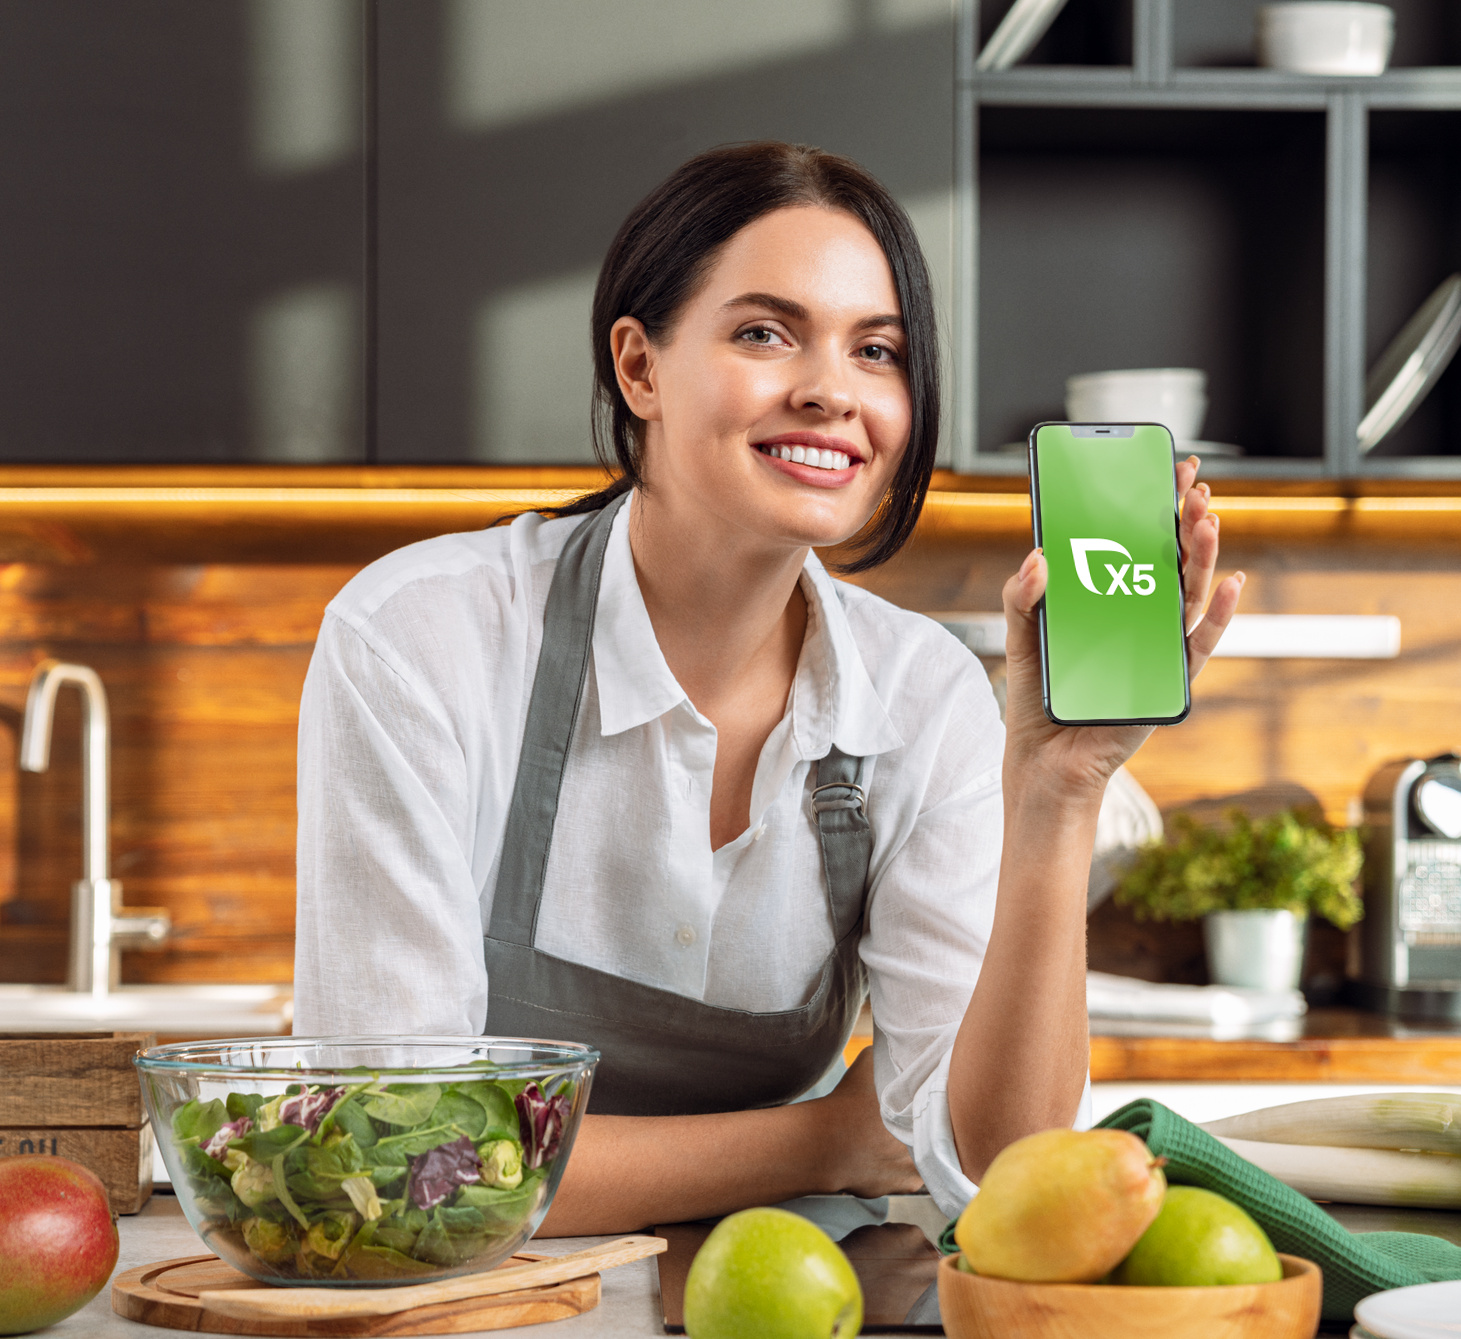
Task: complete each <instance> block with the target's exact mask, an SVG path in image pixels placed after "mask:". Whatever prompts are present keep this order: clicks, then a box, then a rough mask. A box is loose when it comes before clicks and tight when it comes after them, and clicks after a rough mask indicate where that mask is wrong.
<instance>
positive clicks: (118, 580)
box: [0, 499, 1461, 981]
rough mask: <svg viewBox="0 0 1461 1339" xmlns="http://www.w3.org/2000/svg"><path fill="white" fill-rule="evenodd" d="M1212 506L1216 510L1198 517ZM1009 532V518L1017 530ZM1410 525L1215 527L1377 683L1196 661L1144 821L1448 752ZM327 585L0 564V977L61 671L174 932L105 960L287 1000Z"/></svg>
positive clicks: (1270, 608) (977, 576) (72, 761)
mask: <svg viewBox="0 0 1461 1339" xmlns="http://www.w3.org/2000/svg"><path fill="white" fill-rule="evenodd" d="M1221 509H1222V507H1221V499H1219V503H1218V510H1219V511H1220V512H1221ZM1015 521H1016V522H1017V521H1018V516H1017V515H1016V516H1015ZM1456 528H1457V527H1456V526H1455V525H1447V526H1445V527H1443V528H1442V530H1441V531H1436V532H1432V531H1431V530H1430V529H1429V528H1428V524H1427V522H1426V521H1425V519H1424V517H1422V518H1420V519H1419V520H1417V521H1415V522H1414V523H1408V522H1407V523H1397V524H1395V525H1391V526H1389V527H1388V528H1384V527H1382V528H1380V529H1375V528H1373V527H1372V528H1371V529H1369V530H1367V531H1365V532H1364V533H1363V534H1359V535H1356V534H1355V533H1352V532H1350V531H1348V530H1346V529H1345V528H1344V527H1342V526H1338V527H1336V526H1333V525H1330V526H1327V527H1324V526H1319V527H1317V528H1316V527H1314V526H1309V527H1308V529H1307V530H1306V529H1305V527H1304V526H1302V525H1299V526H1296V527H1295V533H1296V534H1297V536H1298V537H1296V538H1286V537H1285V527H1284V524H1283V521H1282V518H1281V517H1276V518H1274V520H1273V522H1272V523H1271V524H1266V525H1257V524H1247V525H1242V526H1240V525H1238V524H1237V523H1236V522H1234V523H1233V524H1232V526H1231V527H1230V532H1229V533H1228V535H1227V537H1226V538H1225V546H1224V555H1223V561H1224V568H1225V570H1230V569H1231V568H1232V567H1233V566H1241V567H1242V568H1243V569H1244V570H1246V571H1247V573H1248V575H1249V580H1248V585H1247V588H1246V590H1245V593H1244V602H1243V607H1244V608H1245V609H1246V610H1248V611H1249V612H1255V613H1280V612H1292V613H1389V614H1396V615H1398V616H1399V617H1400V619H1401V622H1402V627H1403V645H1404V650H1403V653H1402V655H1401V656H1400V658H1399V659H1397V660H1393V661H1254V660H1231V661H1214V662H1213V663H1212V664H1211V665H1210V666H1209V668H1208V670H1207V671H1206V672H1205V673H1204V674H1203V676H1202V677H1201V678H1200V679H1199V680H1198V681H1197V683H1196V685H1195V686H1194V710H1193V715H1192V718H1191V719H1190V720H1189V721H1188V722H1187V723H1186V724H1185V725H1183V726H1181V727H1179V728H1176V729H1171V730H1161V731H1158V732H1157V733H1156V735H1155V736H1154V737H1153V738H1152V739H1151V740H1150V742H1149V743H1148V744H1147V745H1146V747H1145V748H1144V749H1143V750H1142V752H1141V753H1140V754H1139V755H1138V756H1137V758H1136V759H1135V761H1134V762H1133V764H1132V771H1133V772H1134V773H1135V774H1136V776H1137V777H1138V778H1139V779H1140V780H1141V782H1142V783H1143V784H1144V785H1145V786H1146V787H1147V788H1148V789H1149V790H1150V791H1151V793H1152V794H1153V796H1155V798H1156V800H1157V802H1158V803H1159V804H1160V805H1161V806H1162V807H1163V808H1165V809H1172V808H1176V807H1180V806H1183V805H1186V804H1189V803H1191V802H1193V801H1195V800H1198V799H1201V798H1203V797H1219V796H1223V795H1230V794H1234V793H1238V792H1247V791H1253V790H1255V789H1256V790H1264V789H1267V790H1270V791H1273V792H1280V793H1281V792H1297V791H1299V790H1301V789H1303V790H1308V791H1310V792H1312V793H1313V794H1314V795H1315V796H1317V797H1318V798H1319V800H1320V801H1321V802H1322V803H1323V805H1324V806H1325V808H1326V809H1327V810H1328V812H1329V813H1330V815H1331V816H1332V817H1334V818H1335V819H1340V820H1342V819H1343V818H1344V817H1345V815H1346V813H1347V811H1348V809H1349V806H1350V803H1351V801H1352V800H1353V798H1354V797H1355V796H1356V795H1357V794H1358V792H1359V789H1360V787H1361V785H1362V784H1363V782H1364V779H1365V777H1366V776H1367V775H1368V774H1369V773H1370V771H1371V770H1373V768H1374V767H1376V766H1377V765H1378V764H1379V763H1381V762H1382V761H1384V760H1385V759H1386V758H1390V757H1393V756H1396V755H1398V754H1410V753H1414V754H1417V755H1420V754H1429V753H1434V752H1437V751H1439V750H1441V749H1444V748H1448V747H1452V746H1461V580H1458V577H1461V535H1458V534H1457V533H1455V531H1456ZM1023 554H1024V543H1023V541H1022V539H1021V537H1020V527H1019V525H1018V524H1016V523H1012V522H1009V520H1008V518H1007V519H1006V523H1004V524H1002V525H999V526H995V527H993V528H992V529H991V530H990V532H989V533H988V534H987V535H983V536H981V535H973V536H971V534H970V532H969V530H968V527H967V526H966V527H964V528H963V529H960V530H957V531H950V530H948V529H947V528H942V529H941V528H940V527H939V526H937V525H930V526H927V527H925V528H924V529H923V530H922V531H921V532H920V536H919V538H918V540H917V541H916V542H915V543H914V544H913V545H912V546H911V547H910V549H909V550H908V551H907V552H906V553H905V554H904V555H902V556H901V557H900V558H898V559H897V560H895V561H894V562H893V563H891V564H889V565H888V566H887V567H886V568H884V569H883V570H881V571H879V572H877V573H874V574H872V575H871V576H870V577H867V578H863V583H864V584H866V585H868V586H869V587H870V588H872V589H874V590H876V591H878V592H879V593H881V594H883V595H885V596H887V597H888V598H889V599H892V600H894V601H896V602H898V603H900V604H903V605H906V606H909V607H911V608H917V609H966V610H995V609H998V608H999V591H1000V587H1001V585H1002V584H1003V581H1004V579H1005V577H1006V576H1007V575H1008V573H1009V572H1010V571H1012V570H1013V569H1014V568H1015V566H1017V565H1018V563H1019V561H1020V559H1021V558H1022V557H1023ZM358 565H359V563H358V562H357V561H355V560H354V559H353V557H352V560H351V561H349V562H333V563H322V562H314V563H310V564H296V565H287V566H286V565H270V564H261V563H236V564H202V565H177V564H171V565H169V564H158V563H147V562H137V561H127V562H116V563H106V562H100V561H96V560H94V559H91V560H88V559H87V558H85V557H83V560H82V561H80V562H77V561H75V560H73V561H72V562H56V563H47V562H42V563H32V562H17V563H12V564H10V565H8V566H0V979H3V980H7V981H59V980H61V979H62V976H63V973H64V953H65V942H66V935H67V917H68V899H69V892H68V890H69V887H70V884H71V881H72V880H73V879H74V878H75V877H76V876H77V874H78V872H79V870H80V831H81V825H80V800H81V778H80V741H79V716H80V712H79V708H78V703H77V700H76V696H75V694H74V693H73V692H71V691H70V690H66V691H64V692H63V693H62V696H61V699H60V704H59V706H58V715H57V725H56V735H55V741H54V746H53V763H52V768H51V771H50V772H48V773H46V774H44V775H40V776H32V775H21V774H19V773H18V772H17V770H16V766H15V748H16V741H17V739H18V737H19V723H20V713H21V708H22V706H23V704H24V699H25V688H26V683H27V680H28V677H29V674H30V671H31V668H32V667H33V666H34V664H35V663H36V662H37V661H39V660H40V659H42V658H43V657H45V656H55V657H58V658H60V659H65V660H76V661H80V662H82V663H83V664H88V665H91V666H93V667H94V668H96V669H97V670H98V672H99V673H100V674H101V676H102V679H103V681H104V682H105V683H106V685H107V689H108V692H109V693H110V697H111V706H112V713H113V720H114V723H115V738H114V744H113V758H112V774H113V821H112V841H113V873H114V875H115V876H116V877H117V878H119V879H121V880H122V883H123V888H124V890H125V899H126V901H127V902H128V903H131V904H134V905H156V906H164V907H166V908H168V909H169V911H170V912H171V914H172V917H173V922H174V925H175V926H176V928H177V932H176V936H175V938H174V940H173V941H172V943H170V944H169V945H168V946H167V947H165V948H164V949H162V950H160V951H156V952H146V953H143V952H138V953H129V954H128V955H127V956H126V957H125V959H124V978H125V979H127V980H132V981H144V980H149V981H288V980H289V978H290V975H291V966H292V930H293V909H294V752H295V725H296V712H297V706H298V701H299V692H300V688H301V685H302V683H303V680H304V674H305V670H306V667H307V665H308V662H309V655H310V649H311V645H312V643H313V639H314V636H315V632H316V630H317V628H318V626H319V620H320V617H321V614H322V612H323V609H324V607H325V605H326V603H327V602H328V601H329V599H330V597H331V596H332V595H333V594H334V592H335V591H336V590H338V589H339V587H340V586H341V585H342V584H343V583H344V582H345V581H346V580H348V578H349V577H350V576H351V574H352V573H353V572H354V571H355V570H357V567H358Z"/></svg>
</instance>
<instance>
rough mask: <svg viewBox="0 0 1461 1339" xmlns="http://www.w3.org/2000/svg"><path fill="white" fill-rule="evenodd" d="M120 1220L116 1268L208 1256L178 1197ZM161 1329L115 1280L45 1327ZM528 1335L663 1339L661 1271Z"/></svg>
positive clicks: (576, 1240) (897, 1213)
mask: <svg viewBox="0 0 1461 1339" xmlns="http://www.w3.org/2000/svg"><path fill="white" fill-rule="evenodd" d="M889 1217H890V1220H891V1221H901V1222H916V1223H918V1224H919V1226H921V1227H923V1228H924V1231H925V1232H928V1231H929V1230H930V1228H933V1229H934V1230H937V1229H939V1228H941V1227H942V1226H943V1223H942V1219H941V1218H940V1216H939V1215H938V1211H937V1210H936V1209H934V1208H933V1207H932V1204H931V1202H927V1201H926V1197H922V1196H898V1197H895V1199H894V1202H893V1212H892V1213H890V1215H889ZM117 1221H118V1228H119V1230H120V1232H121V1254H120V1257H119V1258H118V1260H117V1273H121V1272H123V1271H125V1270H128V1269H136V1268H137V1267H138V1266H139V1265H147V1264H152V1263H154V1262H156V1261H159V1260H169V1259H174V1258H176V1257H178V1256H189V1255H204V1254H206V1253H207V1252H206V1250H205V1248H204V1246H203V1244H202V1242H200V1241H199V1240H198V1237H197V1236H196V1235H195V1233H194V1232H193V1230H192V1228H190V1227H189V1226H188V1222H187V1219H185V1218H184V1217H183V1211H182V1208H181V1207H180V1206H179V1204H178V1201H177V1199H176V1198H175V1197H174V1196H172V1195H170V1194H158V1195H154V1196H153V1197H152V1199H151V1200H149V1201H148V1203H147V1205H146V1206H145V1207H144V1208H143V1210H142V1212H141V1213H138V1214H134V1215H131V1216H130V1217H126V1218H120V1219H118V1220H117ZM606 1240H609V1238H602V1237H557V1238H547V1239H540V1240H536V1241H534V1242H533V1250H535V1251H542V1252H544V1253H545V1254H551V1255H559V1254H562V1255H566V1254H567V1253H568V1252H569V1251H577V1250H582V1249H583V1248H584V1247H586V1246H590V1245H592V1244H594V1243H595V1242H597V1241H606ZM163 1333H167V1331H163V1330H160V1329H158V1328H156V1327H154V1326H150V1325H142V1324H140V1323H138V1322H136V1321H130V1320H123V1319H122V1317H120V1316H118V1315H117V1314H116V1313H115V1312H113V1311H112V1307H111V1288H110V1285H108V1287H107V1288H105V1289H103V1291H102V1292H101V1293H100V1294H99V1295H98V1296H97V1297H95V1298H94V1299H93V1300H92V1301H91V1302H90V1303H89V1304H88V1305H87V1306H85V1307H83V1308H82V1309H81V1310H80V1311H78V1312H77V1313H76V1314H75V1315H73V1316H69V1317H67V1318H66V1319H65V1320H63V1321H62V1322H61V1323H60V1324H59V1325H56V1326H54V1327H52V1328H51V1329H49V1330H47V1331H46V1334H47V1335H48V1336H49V1335H54V1336H56V1339H122V1336H128V1337H129V1339H135V1336H140V1335H147V1334H150V1335H153V1336H156V1335H159V1334H163ZM474 1333H479V1334H481V1333H497V1334H501V1333H506V1332H505V1331H492V1332H487V1331H474ZM523 1333H525V1334H527V1333H531V1334H532V1335H533V1336H535V1339H536V1337H537V1336H541V1339H555V1337H556V1336H560V1335H561V1336H571V1335H577V1336H579V1339H588V1337H589V1336H592V1337H593V1339H659V1336H662V1335H663V1334H664V1333H665V1329H664V1323H663V1320H662V1318H661V1314H660V1310H659V1283H658V1272H657V1269H656V1266H655V1262H654V1260H652V1259H650V1260H638V1261H635V1262H634V1263H633V1264H629V1265H623V1266H621V1267H620V1268H618V1269H611V1270H609V1271H608V1272H606V1273H605V1274H604V1276H603V1296H602V1300H601V1301H600V1302H599V1305H598V1306H597V1307H596V1308H595V1309H594V1310H593V1311H591V1312H588V1313H587V1314H586V1315H585V1316H576V1317H574V1318H573V1319H572V1320H560V1321H552V1322H550V1323H548V1324H545V1325H534V1326H532V1327H530V1328H525V1329H524V1331H523ZM884 1333H888V1332H887V1331H884ZM910 1333H911V1332H910Z"/></svg>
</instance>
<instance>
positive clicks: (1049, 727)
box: [1004, 456, 1245, 794]
mask: <svg viewBox="0 0 1461 1339" xmlns="http://www.w3.org/2000/svg"><path fill="white" fill-rule="evenodd" d="M1198 464H1199V461H1198V459H1197V457H1195V456H1189V457H1188V458H1187V459H1186V460H1184V461H1181V462H1179V463H1178V465H1177V496H1178V502H1179V505H1180V507H1181V512H1182V520H1181V527H1180V532H1179V533H1180V536H1181V551H1182V555H1183V560H1182V584H1183V590H1184V592H1185V607H1184V609H1183V619H1184V622H1185V625H1186V627H1187V628H1189V629H1190V630H1191V631H1190V633H1189V635H1188V638H1187V664H1188V671H1189V673H1190V675H1191V676H1192V677H1193V678H1196V677H1197V675H1198V673H1199V672H1200V671H1201V669H1202V667H1203V666H1204V665H1205V664H1207V660H1208V657H1209V656H1211V655H1212V653H1213V650H1214V648H1215V647H1216V646H1217V644H1218V638H1219V637H1221V636H1222V634H1223V629H1224V628H1226V627H1227V626H1228V621H1229V620H1230V619H1231V618H1232V616H1233V612H1234V610H1236V609H1237V607H1238V595H1239V592H1240V591H1241V590H1242V588H1243V581H1244V579H1245V578H1244V575H1243V573H1242V572H1237V573H1234V574H1233V575H1232V576H1230V577H1228V578H1227V579H1226V580H1225V581H1223V582H1221V583H1220V584H1219V585H1218V587H1217V589H1216V590H1215V591H1213V593H1212V601H1211V603H1209V602H1208V591H1209V588H1210V587H1211V585H1212V578H1213V571H1214V569H1215V568H1216V566H1217V555H1218V518H1217V517H1216V516H1215V515H1214V514H1213V513H1212V512H1211V510H1210V509H1209V508H1210V503H1211V492H1210V491H1209V489H1208V487H1207V485H1206V484H1199V483H1197V482H1196V480H1197V469H1198ZM1048 575H1049V570H1048V568H1047V566H1046V562H1045V555H1044V554H1043V553H1041V552H1040V550H1039V549H1034V550H1032V551H1031V552H1030V555H1029V556H1028V557H1027V558H1026V559H1025V561H1024V563H1023V565H1022V566H1021V567H1020V570H1019V572H1018V573H1016V574H1015V575H1014V576H1012V577H1011V578H1010V579H1009V581H1007V582H1006V583H1005V587H1004V613H1005V622H1006V624H1007V625H1008V631H1007V634H1006V638H1005V656H1006V662H1005V663H1006V673H1007V676H1008V677H1007V684H1006V704H1005V728H1006V731H1007V737H1006V743H1005V771H1006V787H1007V788H1008V787H1009V784H1010V783H1011V782H1014V781H1016V779H1018V780H1020V781H1023V780H1027V779H1028V780H1033V779H1034V774H1038V775H1039V776H1040V777H1041V781H1042V787H1043V786H1048V785H1052V784H1053V785H1055V786H1057V787H1059V788H1063V789H1065V790H1068V791H1074V792H1077V793H1078V792H1081V791H1085V790H1088V789H1089V790H1094V791H1095V792H1096V793H1097V794H1099V793H1100V792H1101V791H1102V790H1104V788H1105V785H1106V783H1107V781H1109V780H1110V778H1111V775H1112V773H1113V772H1115V771H1116V769H1117V768H1118V767H1120V766H1121V764H1122V763H1124V762H1125V761H1126V760H1127V759H1128V758H1129V757H1131V755H1132V754H1133V753H1135V752H1136V750H1137V749H1138V748H1140V747H1141V745H1142V743H1143V742H1144V741H1145V740H1146V738H1147V736H1148V735H1150V734H1151V732H1152V728H1153V727H1152V726H1149V725H1087V726H1079V727H1071V726H1064V725H1056V724H1054V723H1053V722H1052V721H1051V720H1050V718H1049V717H1048V716H1046V715H1045V708H1044V706H1043V704H1042V692H1041V676H1040V633H1039V620H1038V616H1037V614H1036V608H1037V606H1038V605H1039V603H1040V599H1041V597H1042V596H1043V595H1044V594H1045V584H1046V580H1047V578H1048ZM1204 608H1205V609H1206V613H1204Z"/></svg>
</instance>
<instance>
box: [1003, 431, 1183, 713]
mask: <svg viewBox="0 0 1461 1339" xmlns="http://www.w3.org/2000/svg"><path fill="white" fill-rule="evenodd" d="M1030 451H1031V460H1030V475H1031V483H1032V491H1033V494H1034V508H1035V542H1036V543H1037V544H1040V545H1041V546H1043V548H1044V550H1045V559H1046V562H1047V563H1048V565H1049V568H1050V582H1049V586H1048V588H1047V589H1046V592H1045V603H1044V607H1043V609H1042V610H1041V618H1040V622H1041V642H1042V659H1043V662H1044V663H1043V666H1042V668H1043V670H1044V676H1045V703H1046V710H1047V712H1048V713H1049V715H1050V717H1051V719H1052V720H1055V721H1059V722H1062V723H1082V722H1086V723H1090V722H1098V721H1145V722H1170V721H1175V720H1181V719H1182V717H1183V716H1185V715H1186V713H1187V709H1188V705H1189V701H1190V699H1189V696H1188V682H1187V648H1186V643H1185V640H1184V637H1183V627H1182V581H1181V562H1180V558H1179V556H1178V552H1177V493H1176V473H1175V471H1174V468H1173V464H1174V462H1173V452H1172V437H1171V434H1170V433H1169V432H1168V431H1167V429H1166V428H1163V427H1161V426H1159V425H1157V424H1149V423H1138V424H1134V425H1115V424H1111V425H1106V424H1074V425H1072V424H1064V423H1046V424H1042V425H1041V426H1040V427H1038V428H1036V429H1035V431H1034V433H1033V434H1032V436H1031V446H1030Z"/></svg>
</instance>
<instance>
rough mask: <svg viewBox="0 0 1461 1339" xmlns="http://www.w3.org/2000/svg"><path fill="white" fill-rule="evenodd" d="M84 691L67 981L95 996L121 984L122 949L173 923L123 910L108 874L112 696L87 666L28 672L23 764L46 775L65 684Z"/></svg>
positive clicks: (145, 910)
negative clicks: (77, 864)
mask: <svg viewBox="0 0 1461 1339" xmlns="http://www.w3.org/2000/svg"><path fill="white" fill-rule="evenodd" d="M68 683H69V684H75V685H76V687H77V688H79V689H80V690H81V702H82V717H81V756H82V776H83V781H82V795H81V825H82V831H81V860H82V871H81V878H80V879H78V880H77V881H76V882H75V883H74V884H72V885H71V951H70V957H69V965H68V970H67V978H66V984H67V986H68V987H69V989H71V990H74V991H79V992H81V993H83V994H90V995H92V996H93V997H94V998H96V999H98V1000H102V999H105V998H106V996H107V993H108V992H109V991H110V990H112V989H113V988H115V986H116V985H117V983H118V967H119V962H118V960H119V956H120V951H121V950H122V949H123V948H141V947H143V946H145V945H156V944H161V943H162V942H163V941H164V940H165V939H167V937H168V935H169V934H170V933H171V931H172V921H171V918H170V917H169V916H168V914H167V912H166V911H165V910H163V909H162V908H160V907H133V908H131V912H130V914H127V915H123V914H122V885H121V884H120V883H119V882H118V881H117V880H115V879H113V878H111V877H110V876H109V875H108V873H107V868H108V864H109V860H108V855H107V842H108V831H107V830H108V828H109V826H110V823H111V799H110V779H109V776H108V772H109V768H110V762H111V759H110V736H111V725H110V722H109V720H108V716H107V693H106V689H105V688H103V687H102V682H101V679H100V677H99V676H98V675H97V672H96V671H95V670H93V669H88V668H87V667H86V666H85V665H66V664H63V663H62V662H60V661H59V660H43V661H41V663H40V664H39V665H37V666H36V668H35V673H34V674H33V675H32V676H31V681H30V692H29V693H28V694H27V695H26V699H25V724H24V726H23V727H22V729H21V734H20V767H21V770H22V771H25V772H44V771H45V770H46V769H47V768H48V767H49V766H50V764H51V722H52V720H53V719H54V717H55V713H56V694H57V693H58V692H59V691H60V689H61V686H62V685H63V684H68Z"/></svg>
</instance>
